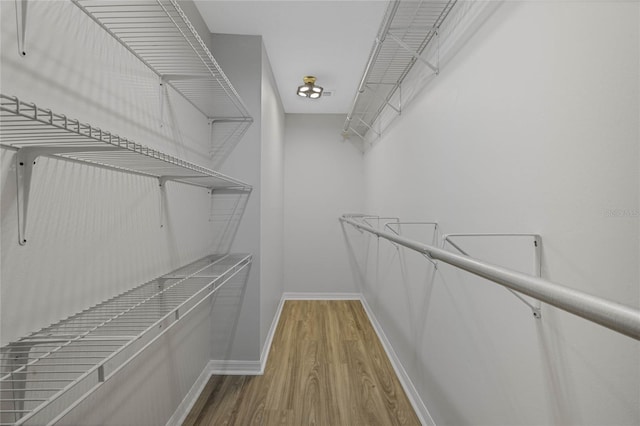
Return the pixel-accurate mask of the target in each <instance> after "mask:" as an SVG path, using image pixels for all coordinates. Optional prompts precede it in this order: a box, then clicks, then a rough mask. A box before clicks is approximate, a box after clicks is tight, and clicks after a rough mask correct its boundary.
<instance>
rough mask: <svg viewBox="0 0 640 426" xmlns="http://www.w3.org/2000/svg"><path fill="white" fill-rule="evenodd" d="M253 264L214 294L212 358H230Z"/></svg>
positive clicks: (212, 308)
mask: <svg viewBox="0 0 640 426" xmlns="http://www.w3.org/2000/svg"><path fill="white" fill-rule="evenodd" d="M251 266H252V265H249V267H247V268H244V269H243V271H242V272H241V273H239V274H238V275H236V276H235V277H233V279H231V280H230V281H229V282H228V283H227V284H225V285H224V286H223V287H222V288H220V289H219V290H218V291H216V292H215V293H214V295H213V300H212V302H211V330H212V333H211V335H212V348H211V349H212V350H211V359H215V360H228V359H229V358H230V353H231V349H232V348H233V342H234V339H235V336H236V329H237V326H238V319H239V318H240V311H241V308H242V302H243V300H244V295H245V292H246V289H247V281H248V279H249V273H250V272H251Z"/></svg>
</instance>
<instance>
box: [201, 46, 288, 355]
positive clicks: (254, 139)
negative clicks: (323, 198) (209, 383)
mask: <svg viewBox="0 0 640 426" xmlns="http://www.w3.org/2000/svg"><path fill="white" fill-rule="evenodd" d="M212 46H213V49H214V51H215V52H216V59H217V60H218V62H219V64H220V66H221V67H222V69H223V70H224V71H225V73H226V74H227V75H228V77H229V80H231V83H232V84H233V85H234V87H235V88H236V90H237V91H238V92H239V93H240V96H241V97H242V99H243V100H244V101H245V104H246V105H247V108H248V109H249V111H250V112H251V114H252V116H253V117H254V122H253V124H252V125H251V127H250V128H249V130H248V132H247V133H246V134H245V136H244V137H243V139H242V140H241V142H240V143H239V144H238V145H237V147H236V148H235V150H234V151H233V152H232V153H231V155H230V156H229V157H228V158H227V160H226V161H225V163H224V164H223V166H222V168H221V170H222V171H223V172H224V173H228V174H230V175H232V176H237V177H238V178H240V179H244V180H245V181H247V182H250V183H251V184H252V185H253V192H252V194H251V198H250V199H249V204H248V205H247V209H246V211H245V214H244V218H243V221H242V224H241V225H240V228H239V229H238V233H237V235H236V238H235V240H234V243H233V246H232V248H231V250H232V251H235V252H249V253H253V254H254V262H253V265H252V270H251V275H250V277H249V283H248V286H247V289H246V292H245V294H244V299H243V300H242V306H241V308H240V318H239V320H238V324H237V328H236V331H235V333H234V335H233V336H232V339H233V342H232V343H231V349H230V350H228V349H227V346H228V345H226V344H223V345H221V347H214V348H213V359H216V360H234V361H258V360H260V359H261V356H262V355H264V354H263V353H262V352H263V349H264V348H263V346H264V344H265V340H266V337H267V333H268V330H269V327H270V326H271V323H272V321H273V318H274V316H275V311H276V308H277V305H278V302H279V301H280V298H281V296H282V289H283V282H284V280H283V275H284V273H283V242H282V240H283V236H282V235H283V233H282V228H283V212H282V209H283V185H284V181H283V174H284V171H283V170H284V111H283V108H282V102H281V101H280V97H279V95H278V92H277V90H276V86H275V81H274V78H273V73H272V71H271V66H270V64H269V58H268V56H267V55H266V52H265V51H264V46H263V44H262V38H261V37H259V36H247V35H230V34H214V35H213V36H212ZM215 321H217V320H216V318H214V322H215ZM221 350H224V352H222V351H221Z"/></svg>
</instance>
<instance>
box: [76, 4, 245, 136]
mask: <svg viewBox="0 0 640 426" xmlns="http://www.w3.org/2000/svg"><path fill="white" fill-rule="evenodd" d="M72 1H73V3H74V4H76V5H77V6H78V7H79V8H80V9H82V11H83V12H85V13H86V14H87V15H88V16H89V17H90V18H91V19H93V20H94V21H95V22H96V23H97V24H98V25H100V26H101V27H102V28H103V29H105V30H106V31H107V32H108V33H109V34H110V35H112V36H113V37H114V38H115V39H116V40H117V41H119V42H120V43H121V44H122V45H123V46H124V47H125V48H127V49H128V50H129V51H130V52H131V53H133V54H134V55H135V56H136V57H137V58H138V59H140V60H141V61H142V62H143V63H145V64H146V65H147V66H148V67H149V68H150V69H151V70H152V71H153V72H154V73H156V74H157V75H158V77H160V81H161V83H162V84H167V85H169V86H171V87H173V88H174V89H175V90H176V91H177V92H178V93H180V94H181V95H182V96H183V97H184V98H185V99H187V100H188V101H189V102H190V103H191V104H192V105H194V106H195V107H196V108H197V109H198V110H200V112H202V113H203V114H204V115H205V116H206V117H208V118H209V119H210V120H212V125H213V126H214V127H216V126H221V125H222V123H224V126H222V127H225V128H228V127H233V128H234V130H233V131H229V130H228V129H226V130H225V131H224V132H223V133H224V134H225V135H226V136H227V137H226V138H225V137H224V136H223V137H222V139H220V140H218V141H216V142H215V143H214V147H215V145H218V144H220V143H223V144H228V145H231V146H235V143H237V142H238V141H239V139H240V138H241V137H242V135H243V134H244V133H245V132H246V130H247V128H248V127H249V126H250V125H251V123H252V122H253V118H252V117H251V115H250V114H249V112H248V110H247V107H246V106H245V104H244V103H243V101H242V99H241V98H240V96H239V95H238V93H237V92H236V90H235V88H234V87H233V86H232V84H231V82H230V81H229V79H228V78H227V76H226V75H225V74H224V72H223V71H222V69H221V68H220V66H219V65H218V63H217V62H216V60H215V59H214V57H213V55H212V54H211V52H210V51H209V49H208V48H207V46H206V45H205V43H204V42H203V40H202V38H201V37H200V36H199V35H198V33H197V32H196V30H195V28H194V27H193V25H192V24H191V22H190V21H189V19H188V18H187V16H186V14H185V13H184V11H183V10H182V9H181V8H180V6H179V5H178V2H177V0H155V1H153V0H136V1H104V0H103V1H96V0H72Z"/></svg>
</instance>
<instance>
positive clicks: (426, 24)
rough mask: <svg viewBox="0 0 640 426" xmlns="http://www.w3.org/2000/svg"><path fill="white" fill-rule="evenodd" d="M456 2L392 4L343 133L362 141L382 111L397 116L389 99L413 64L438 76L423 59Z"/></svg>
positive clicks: (433, 65)
mask: <svg viewBox="0 0 640 426" xmlns="http://www.w3.org/2000/svg"><path fill="white" fill-rule="evenodd" d="M456 1H457V0H421V1H415V0H403V1H399V0H396V1H392V2H391V3H390V4H389V7H388V8H387V11H386V13H385V16H384V18H383V21H382V24H381V26H380V29H379V30H378V35H377V37H376V40H375V43H374V45H373V48H372V49H371V53H370V55H369V60H368V62H367V66H366V68H365V71H364V75H363V76H362V80H361V82H360V86H359V87H358V91H357V93H356V96H355V98H354V101H353V105H352V108H351V111H350V112H349V114H348V115H347V119H346V121H345V124H344V128H343V132H344V134H345V135H347V134H350V133H355V134H356V135H358V136H360V137H363V138H364V136H365V135H366V134H367V132H368V131H369V130H371V129H373V127H374V124H375V122H376V120H377V119H378V117H379V116H380V114H381V113H382V111H383V110H385V108H391V109H393V110H395V111H396V112H397V113H398V114H399V113H400V112H401V108H402V106H401V105H394V104H393V103H392V98H394V95H395V94H396V92H397V91H398V89H399V88H400V86H401V85H402V82H403V81H404V79H405V77H406V76H407V74H409V71H411V69H412V68H413V66H414V65H415V63H416V62H418V61H420V62H422V63H424V64H425V65H426V66H428V67H429V68H431V69H432V70H433V72H435V73H438V64H437V62H435V63H434V62H430V61H429V60H428V59H426V58H425V57H424V56H423V53H424V52H425V51H427V50H428V49H429V48H430V47H431V46H433V45H434V44H435V43H436V42H437V37H438V36H437V34H438V29H439V28H440V26H441V25H442V23H443V22H444V20H445V19H446V18H447V16H448V15H449V12H450V11H451V9H452V8H453V6H455V4H456Z"/></svg>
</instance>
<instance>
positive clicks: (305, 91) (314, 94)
mask: <svg viewBox="0 0 640 426" xmlns="http://www.w3.org/2000/svg"><path fill="white" fill-rule="evenodd" d="M302 81H304V84H303V85H302V86H298V91H297V92H296V93H297V94H298V96H302V97H303V98H311V99H318V98H319V97H320V96H321V95H322V90H323V89H322V87H320V86H316V85H315V82H316V78H315V77H314V76H312V75H307V76H305V77H304V78H303V79H302Z"/></svg>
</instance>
